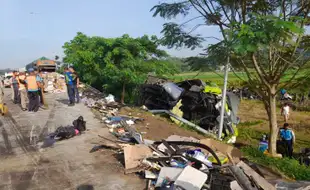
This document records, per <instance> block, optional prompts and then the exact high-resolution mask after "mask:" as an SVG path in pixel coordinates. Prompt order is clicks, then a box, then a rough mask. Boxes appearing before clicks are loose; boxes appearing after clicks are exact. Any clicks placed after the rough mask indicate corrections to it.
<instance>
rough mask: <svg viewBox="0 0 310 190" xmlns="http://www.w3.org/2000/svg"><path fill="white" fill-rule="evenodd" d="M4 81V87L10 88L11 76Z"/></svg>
mask: <svg viewBox="0 0 310 190" xmlns="http://www.w3.org/2000/svg"><path fill="white" fill-rule="evenodd" d="M3 82H4V87H5V88H10V87H11V80H10V78H9V77H6V78H5V79H4V80H3Z"/></svg>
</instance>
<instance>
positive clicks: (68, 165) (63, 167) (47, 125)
mask: <svg viewBox="0 0 310 190" xmlns="http://www.w3.org/2000/svg"><path fill="white" fill-rule="evenodd" d="M5 94H6V97H5V102H6V103H7V104H8V107H9V111H10V113H11V116H10V115H9V116H5V117H0V131H1V134H2V135H0V189H1V190H2V189H3V190H39V189H40V190H41V189H42V190H47V189H53V190H58V189H59V190H71V189H82V188H83V187H86V186H87V185H88V186H92V187H93V188H94V189H106V190H109V189H110V190H124V189H128V190H139V189H144V188H145V182H144V180H141V179H139V177H137V176H135V175H124V172H123V165H122V164H121V163H120V161H119V160H118V159H117V154H115V153H114V152H112V151H109V150H103V151H98V152H94V153H89V151H90V149H91V148H92V147H93V146H94V145H95V144H96V143H99V142H100V138H99V137H98V134H101V135H103V136H105V137H108V138H111V135H110V134H109V132H108V129H107V128H106V127H104V125H103V124H102V123H100V122H99V120H97V119H94V115H93V113H92V112H91V111H90V110H89V109H88V108H86V107H85V106H84V105H82V104H78V105H76V106H75V107H68V106H67V105H66V103H67V97H66V94H65V93H63V94H48V95H46V100H47V102H48V105H49V108H48V109H47V110H40V111H39V112H37V113H28V112H22V111H21V109H20V108H19V107H18V105H14V104H13V103H11V101H10V100H9V99H10V89H6V91H5ZM80 115H82V116H83V117H84V119H85V120H86V121H87V128H88V131H87V132H85V134H83V135H81V136H76V137H74V138H71V139H68V140H63V141H60V142H56V143H55V144H54V146H53V147H50V148H45V149H41V148H40V147H39V146H38V144H40V142H38V143H36V142H33V139H37V140H40V139H41V137H42V136H44V135H46V134H48V133H49V132H52V131H54V130H55V129H56V128H57V127H59V126H66V125H70V124H71V123H72V121H73V120H74V119H76V118H77V117H78V116H80ZM31 131H32V132H31ZM30 134H32V135H30ZM30 136H32V137H33V138H30ZM35 137H37V138H35ZM30 139H32V140H30ZM84 189H85V188H84ZM86 189H87V188H86Z"/></svg>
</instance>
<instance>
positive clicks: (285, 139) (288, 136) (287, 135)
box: [280, 123, 295, 158]
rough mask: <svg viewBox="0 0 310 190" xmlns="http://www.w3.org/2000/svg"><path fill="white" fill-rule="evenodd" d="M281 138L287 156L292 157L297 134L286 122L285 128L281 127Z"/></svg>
mask: <svg viewBox="0 0 310 190" xmlns="http://www.w3.org/2000/svg"><path fill="white" fill-rule="evenodd" d="M280 138H281V140H282V143H283V145H284V147H285V156H288V157H290V158H292V157H293V146H294V143H295V134H294V131H293V130H292V129H290V128H289V124H288V123H284V125H283V128H281V129H280Z"/></svg>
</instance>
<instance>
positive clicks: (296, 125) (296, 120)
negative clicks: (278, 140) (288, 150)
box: [238, 100, 310, 151]
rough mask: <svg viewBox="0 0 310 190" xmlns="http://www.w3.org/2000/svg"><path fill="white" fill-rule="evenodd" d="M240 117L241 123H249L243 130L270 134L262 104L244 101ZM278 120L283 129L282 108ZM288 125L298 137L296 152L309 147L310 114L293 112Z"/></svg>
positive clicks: (240, 109)
mask: <svg viewBox="0 0 310 190" xmlns="http://www.w3.org/2000/svg"><path fill="white" fill-rule="evenodd" d="M238 116H239V117H240V119H241V123H248V125H244V126H242V127H243V128H250V129H253V131H259V132H264V133H268V131H269V123H268V118H267V114H266V111H265V109H264V107H263V104H262V103H261V102H259V101H249V100H243V101H242V102H241V104H240V108H239V113H238ZM277 119H278V126H279V127H282V125H283V124H284V119H283V117H282V116H281V113H280V108H279V109H278V114H277ZM288 123H289V124H290V125H291V128H292V129H293V130H294V132H295V135H296V145H295V148H296V149H295V151H299V148H301V147H309V146H310V138H309V135H310V113H309V112H297V111H291V116H290V119H289V121H288ZM242 140H243V139H242Z"/></svg>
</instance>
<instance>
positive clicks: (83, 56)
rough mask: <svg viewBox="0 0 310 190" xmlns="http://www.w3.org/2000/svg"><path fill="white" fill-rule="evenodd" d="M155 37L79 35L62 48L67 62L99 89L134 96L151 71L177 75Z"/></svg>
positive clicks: (122, 95)
mask: <svg viewBox="0 0 310 190" xmlns="http://www.w3.org/2000/svg"><path fill="white" fill-rule="evenodd" d="M156 41H157V38H156V36H152V37H151V38H149V37H148V36H146V35H145V36H142V37H140V38H132V37H130V36H128V35H123V36H122V37H119V38H103V37H89V36H86V35H85V34H83V33H80V32H79V33H78V34H77V36H76V37H74V39H73V40H71V41H70V42H66V43H65V45H64V46H63V48H64V52H65V55H66V56H65V58H64V61H65V62H66V63H72V64H74V66H75V67H76V68H77V70H78V71H79V72H80V75H81V76H82V79H83V80H84V81H87V82H89V83H90V84H91V85H94V86H95V87H97V88H101V89H105V90H107V91H109V92H113V93H120V94H121V95H120V98H121V103H124V102H125V94H126V92H128V93H127V94H130V93H132V91H133V90H134V88H135V87H136V86H137V84H141V83H143V82H144V80H145V78H146V76H147V74H148V72H155V73H156V74H157V75H164V74H169V73H174V72H176V68H175V67H174V65H171V64H170V63H169V62H167V61H166V58H167V57H168V54H167V53H166V52H165V51H163V50H160V49H158V44H157V43H156Z"/></svg>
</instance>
